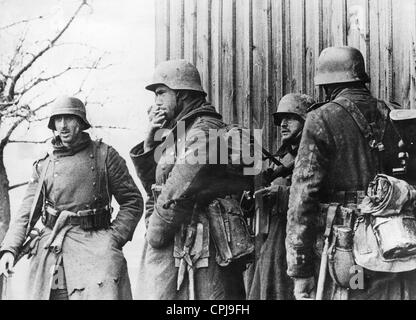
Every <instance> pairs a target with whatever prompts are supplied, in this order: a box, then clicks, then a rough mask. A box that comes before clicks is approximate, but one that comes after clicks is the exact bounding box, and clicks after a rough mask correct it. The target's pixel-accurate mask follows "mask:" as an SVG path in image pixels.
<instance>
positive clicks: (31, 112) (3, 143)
mask: <svg viewBox="0 0 416 320" xmlns="http://www.w3.org/2000/svg"><path fill="white" fill-rule="evenodd" d="M54 101H55V99H53V100H50V101H48V102H45V103H43V104H41V105H40V106H38V107H37V108H35V109H33V110H30V109H28V110H29V111H28V114H27V115H26V116H21V117H20V118H19V119H18V120H16V121H15V122H14V123H13V125H12V126H11V127H10V128H9V130H8V131H7V133H6V135H5V136H4V138H3V139H2V140H1V141H0V152H1V151H2V150H3V149H4V147H5V146H6V145H7V143H8V142H9V141H10V136H11V135H12V134H13V131H14V130H16V128H17V127H18V126H19V125H20V124H21V123H22V122H23V121H25V120H27V121H29V117H30V116H33V115H35V114H36V112H38V111H39V110H41V109H43V108H45V107H47V106H48V105H50V104H51V103H52V102H54Z"/></svg>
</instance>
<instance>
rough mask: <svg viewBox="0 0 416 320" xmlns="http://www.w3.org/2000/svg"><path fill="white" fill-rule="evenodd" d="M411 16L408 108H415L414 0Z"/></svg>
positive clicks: (415, 38)
mask: <svg viewBox="0 0 416 320" xmlns="http://www.w3.org/2000/svg"><path fill="white" fill-rule="evenodd" d="M412 2H413V10H412V11H411V12H412V18H411V19H410V20H409V22H411V23H409V27H410V28H411V35H410V39H408V41H410V43H411V48H410V94H409V101H410V108H411V109H416V19H415V16H416V1H415V0H413V1H412Z"/></svg>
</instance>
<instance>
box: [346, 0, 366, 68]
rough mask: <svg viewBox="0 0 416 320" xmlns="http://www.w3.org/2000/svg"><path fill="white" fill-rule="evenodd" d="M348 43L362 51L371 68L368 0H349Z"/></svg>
mask: <svg viewBox="0 0 416 320" xmlns="http://www.w3.org/2000/svg"><path fill="white" fill-rule="evenodd" d="M346 23H347V43H348V45H349V46H350V47H354V48H357V49H358V50H360V51H361V53H362V54H363V56H364V61H365V62H366V67H367V68H366V69H367V70H369V69H370V68H369V59H368V57H367V56H368V54H367V51H368V50H369V46H368V44H369V30H368V26H369V21H368V0H347V21H346Z"/></svg>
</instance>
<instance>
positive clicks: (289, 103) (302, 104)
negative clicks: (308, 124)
mask: <svg viewBox="0 0 416 320" xmlns="http://www.w3.org/2000/svg"><path fill="white" fill-rule="evenodd" d="M313 104H315V101H314V100H313V99H312V97H310V96H308V95H306V94H300V93H289V94H287V95H285V96H284V97H283V98H282V99H281V100H280V102H279V106H278V107H277V112H275V113H273V117H274V123H275V124H276V125H278V126H280V123H281V122H282V118H283V117H284V116H285V115H288V114H295V115H297V116H299V117H300V118H301V119H302V120H306V113H307V111H308V108H309V107H311V106H312V105H313Z"/></svg>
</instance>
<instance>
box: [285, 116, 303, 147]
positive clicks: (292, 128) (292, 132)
mask: <svg viewBox="0 0 416 320" xmlns="http://www.w3.org/2000/svg"><path fill="white" fill-rule="evenodd" d="M302 129H303V121H302V120H300V119H299V118H298V117H297V116H295V115H290V114H289V115H285V116H284V117H283V118H282V122H281V124H280V133H281V136H282V142H287V141H290V140H291V139H293V138H295V137H296V136H297V135H298V134H299V133H300V132H301V131H302Z"/></svg>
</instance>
